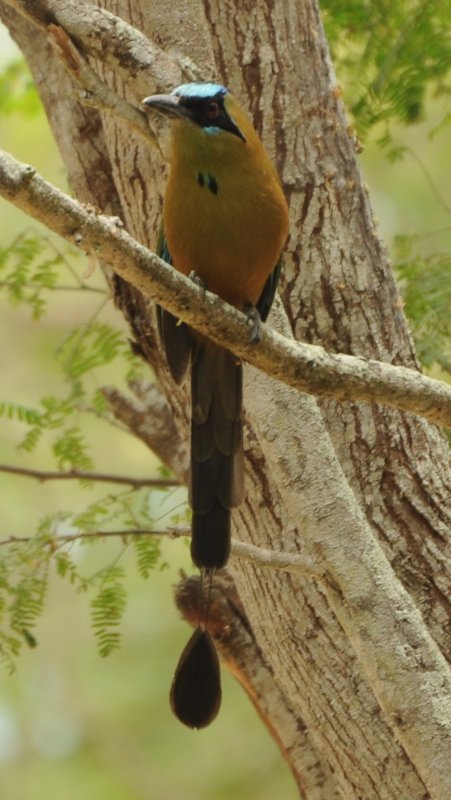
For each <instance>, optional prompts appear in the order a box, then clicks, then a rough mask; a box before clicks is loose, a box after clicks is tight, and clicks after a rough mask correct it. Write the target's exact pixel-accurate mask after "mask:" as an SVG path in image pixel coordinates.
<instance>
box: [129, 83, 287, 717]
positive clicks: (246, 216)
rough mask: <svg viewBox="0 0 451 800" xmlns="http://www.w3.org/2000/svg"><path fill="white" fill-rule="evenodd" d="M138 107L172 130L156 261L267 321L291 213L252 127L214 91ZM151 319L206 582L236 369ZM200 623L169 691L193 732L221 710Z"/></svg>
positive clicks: (234, 421)
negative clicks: (185, 464) (181, 419)
mask: <svg viewBox="0 0 451 800" xmlns="http://www.w3.org/2000/svg"><path fill="white" fill-rule="evenodd" d="M143 102H144V103H145V104H146V106H148V107H150V108H151V109H154V110H155V111H158V112H160V113H161V114H163V115H164V116H166V117H168V118H169V119H170V120H171V123H172V126H171V127H172V143H171V145H172V146H171V159H170V173H169V179H168V183H167V187H166V192H165V196H164V205H163V225H162V229H161V233H160V237H159V242H158V247H157V251H158V254H159V255H160V256H161V257H162V258H163V259H164V260H165V261H167V262H168V263H170V264H172V265H173V266H174V267H175V269H177V270H179V271H180V272H182V273H183V274H185V275H193V276H194V277H195V279H196V280H197V281H199V282H200V283H201V284H202V285H203V286H205V287H206V288H207V289H208V290H209V291H212V292H214V293H215V294H217V295H219V297H221V298H222V299H223V300H225V301H226V302H228V303H230V304H231V305H233V306H235V307H236V308H238V309H240V310H243V311H246V312H249V313H250V315H251V318H252V319H253V320H254V323H255V318H256V315H257V316H258V317H259V318H260V319H261V320H263V321H264V320H266V318H267V316H268V313H269V311H270V308H271V304H272V301H273V299H274V293H275V290H276V286H277V282H278V279H279V274H280V268H281V253H282V249H283V247H284V244H285V241H286V238H287V235H288V207H287V202H286V200H285V196H284V194H283V191H282V187H281V184H280V181H279V178H278V175H277V172H276V170H275V167H274V165H273V164H272V162H271V160H270V158H269V156H268V154H267V153H266V151H265V149H264V147H263V144H262V142H261V140H260V138H259V136H258V134H257V132H256V131H255V129H254V127H253V125H252V123H251V122H250V120H249V119H248V117H247V115H246V114H245V113H244V112H243V111H242V109H241V108H240V107H239V105H238V103H237V101H236V100H235V99H234V97H233V95H232V94H231V93H230V92H229V91H228V90H227V89H226V88H225V87H224V86H221V85H219V84H216V83H186V84H183V85H181V86H179V87H177V88H176V89H174V91H173V92H172V93H171V94H168V95H153V96H151V97H147V98H146V99H145V100H144V101H143ZM157 315H158V327H159V332H160V336H161V340H162V344H163V348H164V350H165V353H166V358H167V362H168V366H169V369H170V371H171V374H172V376H173V378H174V380H175V381H176V382H177V383H180V382H181V381H182V380H183V377H184V375H185V373H186V370H187V368H188V366H189V364H191V479H190V504H191V507H192V538H191V555H192V559H193V561H194V563H195V564H196V566H198V567H199V568H200V569H201V570H206V571H208V573H209V575H210V577H211V574H212V571H213V570H215V569H219V568H221V567H223V566H224V565H225V564H226V562H227V560H228V557H229V554H230V525H231V509H232V508H233V507H235V506H237V505H238V504H239V503H240V502H241V500H242V496H243V410H242V365H241V362H240V359H239V358H237V357H236V356H235V355H233V354H232V353H230V352H229V351H228V350H225V349H224V348H222V347H219V346H218V345H216V344H214V343H213V342H211V341H210V340H208V339H207V338H206V337H205V336H202V335H200V334H198V333H196V332H195V331H193V330H192V329H190V328H188V326H186V325H185V324H184V323H180V322H179V320H177V319H176V318H175V317H174V316H173V315H171V314H170V313H169V312H167V311H164V310H163V309H161V308H159V309H158V311H157ZM254 331H255V328H254ZM206 627H207V626H206V624H205V630H202V629H201V626H200V625H199V629H198V631H196V632H195V634H194V635H193V637H192V640H190V642H189V643H188V645H187V647H186V648H185V651H184V653H183V654H182V657H181V659H180V662H179V667H178V669H177V671H176V676H175V681H174V685H173V690H172V695H171V699H172V706H173V709H174V711H175V713H176V715H177V716H179V718H180V719H182V721H183V722H185V723H186V724H188V725H190V726H191V727H202V726H203V725H205V724H208V722H210V721H211V719H212V718H213V716H215V714H216V713H217V710H218V707H219V702H220V688H219V689H218V687H216V688H215V687H214V686H213V684H214V683H215V677H214V673H215V670H216V663H215V658H216V659H217V657H216V653H215V651H214V647H213V644H212V642H211V641H210V638H209V634H208V631H207V630H206ZM218 669H219V668H218ZM199 672H200V673H202V672H204V673H205V674H204V675H203V677H202V676H201V677H200V678H199ZM194 685H195V686H196V687H199V686H201V688H200V689H199V688H193V687H194ZM202 685H203V689H202ZM218 685H219V684H218ZM174 687H175V688H174ZM218 691H219V701H218ZM177 692H178V695H177ZM202 693H203V694H202ZM216 706H217V707H216Z"/></svg>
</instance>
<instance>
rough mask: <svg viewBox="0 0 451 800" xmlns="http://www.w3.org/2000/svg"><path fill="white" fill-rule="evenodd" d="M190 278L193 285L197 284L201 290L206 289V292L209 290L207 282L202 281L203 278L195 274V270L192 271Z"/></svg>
mask: <svg viewBox="0 0 451 800" xmlns="http://www.w3.org/2000/svg"><path fill="white" fill-rule="evenodd" d="M188 277H189V278H190V280H192V282H193V283H195V284H196V286H199V287H200V288H201V289H204V291H206V290H207V284H206V283H205V281H203V280H202V278H200V277H199V275H198V274H197V272H195V271H194V270H193V269H192V270H191V272H190V274H189V276H188Z"/></svg>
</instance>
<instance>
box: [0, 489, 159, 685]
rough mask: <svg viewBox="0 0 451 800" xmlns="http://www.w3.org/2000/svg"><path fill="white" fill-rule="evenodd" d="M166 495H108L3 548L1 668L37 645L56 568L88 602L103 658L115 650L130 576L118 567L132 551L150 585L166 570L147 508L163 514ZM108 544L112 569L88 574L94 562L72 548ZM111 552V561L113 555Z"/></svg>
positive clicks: (46, 522) (57, 516) (0, 563)
mask: <svg viewBox="0 0 451 800" xmlns="http://www.w3.org/2000/svg"><path fill="white" fill-rule="evenodd" d="M167 496H168V491H163V492H162V490H161V489H158V490H155V489H151V490H149V489H145V488H141V489H129V490H124V491H120V492H118V493H116V494H113V493H109V494H106V495H104V496H103V497H101V498H99V499H98V500H96V501H95V502H93V503H91V504H90V505H89V506H88V507H87V508H86V509H85V510H84V511H83V512H81V513H77V512H67V511H58V512H56V513H55V514H50V515H48V516H46V517H45V518H44V519H43V520H42V521H41V522H40V524H39V526H38V529H37V531H36V533H35V535H34V536H33V537H31V539H29V540H28V539H24V540H13V541H11V542H7V543H6V544H5V543H3V542H0V545H1V546H2V558H1V559H0V662H3V663H4V664H5V665H6V666H7V668H8V669H13V668H14V663H15V659H16V657H17V655H18V654H19V652H20V649H21V647H23V645H27V646H29V647H34V646H35V645H36V643H37V642H36V638H35V635H34V629H35V626H36V622H37V621H38V619H39V617H40V615H41V614H42V612H43V610H44V602H45V597H46V590H47V580H48V575H49V573H50V570H51V569H52V568H53V569H55V570H56V573H57V574H58V575H59V576H60V577H61V578H62V579H65V580H68V581H69V583H70V584H72V586H73V587H74V589H75V590H76V591H77V592H82V593H87V594H89V595H90V596H91V600H90V605H91V616H92V624H93V630H94V633H95V636H96V639H97V644H98V648H99V653H100V655H102V656H106V655H109V653H111V652H113V650H115V649H117V648H118V647H119V645H120V623H121V620H122V617H123V614H124V611H125V608H126V603H127V590H126V585H125V577H126V573H125V569H124V567H122V566H120V565H119V564H118V560H119V559H120V558H122V557H123V556H124V555H125V553H126V552H127V551H129V550H130V552H132V551H133V550H134V551H135V554H136V561H137V567H138V571H139V573H140V575H141V576H142V577H143V578H145V579H147V578H149V577H150V575H151V573H152V571H153V570H155V569H162V568H163V567H164V566H165V563H164V562H162V560H161V554H160V541H159V537H157V536H154V535H152V530H153V529H154V527H155V523H156V520H154V518H153V515H152V514H151V512H150V511H149V509H150V508H151V507H153V508H154V509H156V510H157V511H158V509H159V508H160V507H161V504H162V503H164V501H165V499H166V497H167ZM157 519H158V517H157ZM115 531H117V535H115ZM102 532H103V534H102ZM106 538H108V540H109V541H110V542H111V540H113V541H116V542H117V547H116V548H115V549H116V551H117V552H116V553H115V555H114V556H113V559H112V563H111V564H107V565H106V566H105V567H102V569H100V570H98V571H96V572H94V574H86V573H85V571H84V570H86V565H88V566H89V563H90V562H89V559H87V560H83V559H80V558H79V557H74V553H73V546H74V541H77V542H78V543H79V544H80V546H85V547H88V546H91V547H93V546H95V545H98V544H99V543H101V542H103V541H105V540H106ZM108 552H109V553H110V554H111V549H109V551H108ZM110 558H111V555H110Z"/></svg>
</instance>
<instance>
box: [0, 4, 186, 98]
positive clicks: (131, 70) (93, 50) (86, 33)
mask: <svg viewBox="0 0 451 800" xmlns="http://www.w3.org/2000/svg"><path fill="white" fill-rule="evenodd" d="M4 2H5V3H6V4H7V5H9V6H11V7H12V8H14V9H15V10H16V11H18V12H19V14H21V15H22V16H24V17H26V18H27V19H28V20H29V21H30V22H31V23H32V24H33V25H35V26H37V27H38V28H41V29H42V30H46V29H47V27H48V25H50V24H51V23H55V22H56V23H58V25H61V26H62V27H63V28H64V29H65V30H66V31H67V33H68V34H69V36H71V38H72V39H73V40H74V41H75V43H76V44H80V46H81V48H82V50H83V52H84V53H86V54H88V55H91V56H94V58H99V59H100V60H101V61H102V62H103V63H107V64H109V65H110V66H111V67H113V69H114V70H115V71H116V72H118V73H120V74H121V75H122V76H123V78H124V79H125V80H126V81H127V82H128V84H129V85H130V83H134V82H135V83H136V87H135V88H138V87H139V86H140V85H141V86H142V91H143V92H145V90H144V83H145V84H146V85H147V88H149V84H152V83H153V85H154V87H155V89H156V90H166V89H167V88H168V86H177V84H179V83H182V81H183V73H182V69H181V68H180V67H179V66H178V65H177V63H176V62H175V61H174V59H173V58H172V57H171V56H169V55H167V53H165V52H164V50H161V48H159V47H157V45H155V44H154V43H153V42H151V41H149V39H148V38H147V37H146V36H144V34H142V33H141V32H140V31H138V30H137V29H136V28H133V27H132V25H129V24H128V23H127V22H125V20H123V19H120V17H116V16H115V15H114V14H111V13H110V12H109V11H105V10H104V9H102V8H98V7H97V6H95V5H86V4H84V3H79V2H75V0H46V2H39V0H4ZM191 66H192V69H194V68H195V67H194V65H191ZM147 93H148V92H147Z"/></svg>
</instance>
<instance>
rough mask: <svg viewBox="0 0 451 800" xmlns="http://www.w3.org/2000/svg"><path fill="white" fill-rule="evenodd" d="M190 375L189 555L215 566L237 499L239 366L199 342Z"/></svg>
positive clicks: (226, 543) (226, 547)
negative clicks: (190, 538) (190, 507)
mask: <svg viewBox="0 0 451 800" xmlns="http://www.w3.org/2000/svg"><path fill="white" fill-rule="evenodd" d="M191 373H192V381H191V393H192V395H191V396H192V409H193V410H192V426H191V487H190V502H191V506H192V509H193V523H192V544H191V555H192V558H193V561H194V563H195V564H196V565H197V566H198V567H200V568H202V567H204V568H206V569H219V568H220V567H223V566H224V565H225V563H226V562H227V559H228V557H229V554H230V509H231V508H233V507H234V506H236V505H238V503H239V502H240V500H241V497H242V486H243V457H242V428H243V423H242V368H241V363H240V362H239V361H238V360H237V358H236V357H235V356H233V355H232V354H231V353H229V352H228V351H227V350H224V349H222V348H220V347H217V346H216V345H215V344H213V343H212V342H209V341H203V342H202V343H201V344H200V345H199V348H198V351H197V354H196V356H195V358H194V359H193V362H192V370H191Z"/></svg>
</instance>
